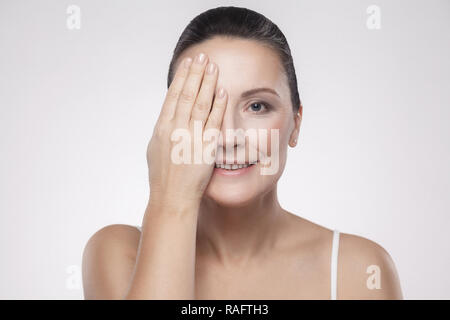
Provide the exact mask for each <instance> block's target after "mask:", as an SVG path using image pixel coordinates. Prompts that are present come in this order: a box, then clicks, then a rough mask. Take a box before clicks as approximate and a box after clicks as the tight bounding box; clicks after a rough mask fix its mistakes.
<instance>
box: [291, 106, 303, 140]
mask: <svg viewBox="0 0 450 320" xmlns="http://www.w3.org/2000/svg"><path fill="white" fill-rule="evenodd" d="M302 116H303V106H302V104H301V103H300V106H299V108H298V112H297V113H296V114H294V129H293V130H292V133H291V136H290V138H289V145H290V146H291V147H292V148H294V147H295V146H296V145H297V140H298V135H299V133H300V125H301V123H302Z"/></svg>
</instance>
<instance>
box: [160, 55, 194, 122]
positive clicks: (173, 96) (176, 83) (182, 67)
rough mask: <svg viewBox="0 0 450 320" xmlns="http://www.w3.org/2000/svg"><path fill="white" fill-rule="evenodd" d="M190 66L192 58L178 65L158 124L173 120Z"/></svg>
mask: <svg viewBox="0 0 450 320" xmlns="http://www.w3.org/2000/svg"><path fill="white" fill-rule="evenodd" d="M191 64H192V58H191V57H187V58H185V59H183V60H182V61H181V63H180V64H179V65H178V67H177V71H176V73H175V75H174V78H173V80H172V83H171V84H170V86H169V89H168V91H167V94H166V98H165V100H164V103H163V107H162V110H161V113H160V115H159V119H158V122H161V121H165V120H171V119H173V117H174V115H175V108H176V106H177V102H178V98H179V96H180V93H181V90H182V89H183V86H184V83H185V81H186V78H187V76H188V74H189V67H190V65H191Z"/></svg>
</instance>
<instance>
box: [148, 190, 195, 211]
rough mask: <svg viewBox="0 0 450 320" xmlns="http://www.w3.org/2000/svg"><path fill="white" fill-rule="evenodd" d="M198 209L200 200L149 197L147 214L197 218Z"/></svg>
mask: <svg viewBox="0 0 450 320" xmlns="http://www.w3.org/2000/svg"><path fill="white" fill-rule="evenodd" d="M199 207H200V200H197V199H186V198H182V197H169V196H166V197H161V196H156V195H152V194H151V195H150V197H149V200H148V204H147V210H146V213H147V212H159V214H167V215H171V216H187V215H189V216H190V215H195V216H197V214H198V210H199Z"/></svg>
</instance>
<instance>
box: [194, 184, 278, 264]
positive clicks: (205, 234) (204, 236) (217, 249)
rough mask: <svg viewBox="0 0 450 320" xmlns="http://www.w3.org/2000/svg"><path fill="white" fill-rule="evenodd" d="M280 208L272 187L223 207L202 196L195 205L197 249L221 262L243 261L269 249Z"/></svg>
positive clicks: (242, 262) (273, 238) (243, 262)
mask: <svg viewBox="0 0 450 320" xmlns="http://www.w3.org/2000/svg"><path fill="white" fill-rule="evenodd" d="M282 211H283V210H282V208H281V207H280V204H279V202H278V198H277V192H276V187H275V188H274V189H273V190H271V191H269V192H268V193H266V194H264V195H262V196H260V197H258V198H257V199H254V200H252V201H251V202H249V203H247V204H245V205H243V206H239V207H226V206H223V205H220V204H218V203H217V202H215V201H213V200H212V199H209V198H206V197H204V198H203V200H202V203H201V205H200V208H199V216H198V227H197V241H198V244H197V250H199V251H200V252H201V253H203V254H205V253H207V254H213V256H214V257H215V258H216V259H217V260H218V261H219V262H220V263H221V264H236V263H238V264H240V265H241V264H245V263H246V262H248V261H249V260H250V258H252V257H254V256H256V255H257V254H259V253H262V252H263V251H264V250H265V249H267V248H270V247H271V246H272V245H273V244H274V242H275V240H276V236H277V233H276V230H277V229H276V226H277V225H278V224H277V222H278V221H279V220H280V216H281V213H282Z"/></svg>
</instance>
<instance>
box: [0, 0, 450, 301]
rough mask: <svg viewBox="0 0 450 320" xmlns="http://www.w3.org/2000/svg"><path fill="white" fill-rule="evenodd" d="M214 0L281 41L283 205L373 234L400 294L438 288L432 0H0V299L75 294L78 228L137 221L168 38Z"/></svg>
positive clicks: (442, 256)
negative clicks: (291, 122)
mask: <svg viewBox="0 0 450 320" xmlns="http://www.w3.org/2000/svg"><path fill="white" fill-rule="evenodd" d="M72 4H74V5H77V6H79V7H80V8H81V29H80V30H69V29H68V28H67V27H66V19H67V17H68V14H67V13H66V10H67V7H68V6H69V5H72ZM220 5H235V6H244V7H248V8H250V9H254V10H256V11H258V12H260V13H262V14H264V15H266V16H267V17H268V18H270V19H272V20H273V21H274V22H275V23H276V24H277V25H278V26H279V27H280V28H281V30H282V31H283V32H284V33H285V35H286V37H287V39H288V41H289V43H290V46H291V49H292V53H293V57H294V62H295V66H296V68H297V75H298V80H299V90H300V98H301V100H302V102H303V105H304V112H303V122H302V128H301V134H300V144H299V146H298V147H297V148H295V149H290V151H289V155H288V163H287V166H286V169H285V173H284V175H283V177H282V178H281V180H280V183H279V191H280V192H279V196H280V202H281V204H282V206H284V207H285V208H286V209H287V210H290V211H292V212H294V213H296V214H298V215H300V216H302V217H305V218H307V219H309V220H312V221H314V222H316V223H319V224H321V225H323V226H325V227H328V228H337V229H339V230H340V231H341V232H345V233H353V234H357V235H361V236H364V237H366V238H368V239H371V240H373V241H376V242H378V243H379V244H380V245H382V246H383V247H384V248H385V249H386V250H387V251H388V252H389V253H390V254H391V256H392V258H393V260H394V262H395V264H396V266H397V269H398V272H399V275H400V280H401V285H402V289H403V293H404V297H405V298H406V299H431V298H437V299H444V298H445V299H449V298H450V293H449V287H450V272H449V270H450V232H449V230H448V228H449V227H450V217H449V208H450V199H449V177H450V170H449V163H450V147H449V142H450V128H449V126H448V120H449V116H450V60H449V57H450V1H445V0H441V1H437V0H433V1H363V0H361V1H357V0H355V1H332V0H330V1H267V2H262V1H160V2H156V1H129V0H127V1H92V0H91V1H1V2H0V147H1V154H0V197H1V198H0V214H1V216H0V246H1V247H0V259H1V263H0V298H2V299H22V298H30V299H38V298H42V299H53V298H56V299H82V298H83V292H82V287H81V274H80V266H81V255H82V250H83V248H84V245H85V244H86V241H87V240H88V238H89V237H90V236H91V235H92V234H93V233H94V232H95V231H97V230H98V229H99V228H101V227H103V226H105V225H108V224H113V223H125V224H134V225H137V224H140V223H141V218H142V215H143V212H144V209H145V205H146V200H147V194H148V191H149V188H148V184H147V165H146V159H145V152H146V146H147V142H148V140H149V139H150V136H151V133H152V130H153V125H154V124H155V121H156V119H157V117H158V114H159V110H160V108H161V104H162V101H163V99H164V96H165V93H166V90H167V88H166V77H167V70H168V64H169V61H170V58H171V53H172V50H173V49H174V46H175V44H176V41H177V40H178V37H179V35H180V33H181V32H182V30H183V29H184V27H185V26H186V25H187V23H188V22H189V21H190V20H191V19H192V18H193V17H194V16H196V15H197V14H199V13H201V12H202V11H204V10H206V9H209V8H213V7H216V6H220ZM370 5H378V6H379V7H380V9H381V29H379V30H369V29H368V28H367V26H366V20H367V18H368V16H369V15H368V14H367V13H366V9H367V7H369V6H370Z"/></svg>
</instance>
